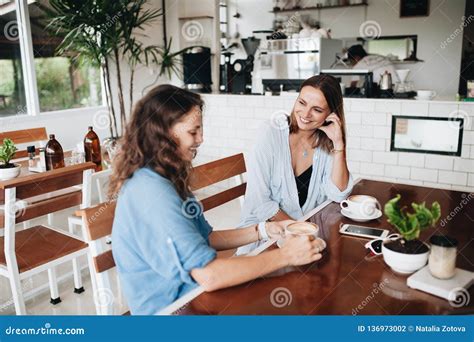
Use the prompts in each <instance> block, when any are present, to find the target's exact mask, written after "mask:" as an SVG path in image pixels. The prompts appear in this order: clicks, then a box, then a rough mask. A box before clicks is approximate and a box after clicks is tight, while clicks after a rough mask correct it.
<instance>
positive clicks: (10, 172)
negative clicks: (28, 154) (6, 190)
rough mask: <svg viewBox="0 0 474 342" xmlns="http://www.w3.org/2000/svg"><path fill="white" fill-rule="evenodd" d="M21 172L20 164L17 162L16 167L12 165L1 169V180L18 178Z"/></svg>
mask: <svg viewBox="0 0 474 342" xmlns="http://www.w3.org/2000/svg"><path fill="white" fill-rule="evenodd" d="M20 172H21V165H20V164H15V167H11V168H8V169H0V181H5V180H9V179H13V178H16V177H18V176H19V174H20Z"/></svg>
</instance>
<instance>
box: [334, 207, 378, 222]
mask: <svg viewBox="0 0 474 342" xmlns="http://www.w3.org/2000/svg"><path fill="white" fill-rule="evenodd" d="M341 214H342V215H344V216H345V217H347V218H350V219H351V220H352V221H356V222H367V221H371V220H376V219H378V218H379V217H381V216H382V212H381V211H380V210H378V209H376V210H375V212H374V214H373V215H372V216H365V217H364V216H356V215H354V214H353V213H351V212H350V211H349V210H346V209H341Z"/></svg>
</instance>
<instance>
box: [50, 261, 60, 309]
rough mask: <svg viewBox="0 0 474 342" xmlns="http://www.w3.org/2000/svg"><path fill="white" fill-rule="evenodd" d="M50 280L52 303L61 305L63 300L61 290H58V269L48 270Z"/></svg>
mask: <svg viewBox="0 0 474 342" xmlns="http://www.w3.org/2000/svg"><path fill="white" fill-rule="evenodd" d="M48 278H49V289H50V292H51V300H50V303H51V304H53V305H56V304H58V303H61V298H60V297H59V290H58V280H57V277H56V269H55V268H54V267H51V268H50V269H48Z"/></svg>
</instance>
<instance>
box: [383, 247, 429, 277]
mask: <svg viewBox="0 0 474 342" xmlns="http://www.w3.org/2000/svg"><path fill="white" fill-rule="evenodd" d="M425 245H426V246H427V247H428V251H427V252H426V253H423V254H406V253H400V252H395V251H392V250H391V249H388V248H387V247H385V244H382V254H383V260H384V261H385V263H386V264H387V265H388V266H390V268H391V269H392V270H394V271H395V272H398V273H403V274H410V273H413V272H415V271H418V270H419V269H420V268H422V267H423V266H425V265H426V263H427V262H428V256H429V255H430V251H429V246H428V245H427V244H426V243H425Z"/></svg>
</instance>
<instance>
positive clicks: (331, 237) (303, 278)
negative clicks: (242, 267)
mask: <svg viewBox="0 0 474 342" xmlns="http://www.w3.org/2000/svg"><path fill="white" fill-rule="evenodd" d="M353 194H367V195H373V196H375V197H377V198H378V199H379V201H380V203H381V204H382V205H383V204H385V203H386V202H387V201H388V200H389V199H391V198H393V197H395V196H396V195H397V194H401V195H402V204H403V205H410V203H411V202H423V201H426V202H427V204H428V205H431V202H433V201H438V202H439V203H440V204H441V209H442V215H441V220H443V219H445V221H443V222H445V223H444V224H443V226H444V227H442V225H441V222H442V221H441V220H440V221H439V222H438V226H437V227H436V228H433V229H428V230H427V231H425V232H423V233H422V236H421V239H422V240H423V241H428V240H429V238H430V237H431V236H432V235H434V234H447V235H450V236H452V237H454V238H456V239H457V240H458V241H459V246H458V257H457V267H459V268H462V269H466V270H469V271H474V194H471V195H470V194H468V193H463V192H457V191H449V190H440V189H433V188H427V187H418V186H411V185H402V184H392V183H386V182H377V181H370V180H361V181H360V182H358V183H357V184H356V186H355V187H354V190H353ZM463 200H464V202H467V204H466V203H464V204H461V203H462V202H463ZM460 206H461V209H460ZM450 214H452V215H451V216H452V218H451V219H450V220H449V221H448V220H447V219H446V217H448V216H450ZM309 221H311V222H315V223H317V224H318V225H319V227H320V228H321V232H322V237H323V238H324V239H325V240H326V242H327V244H328V246H327V250H326V252H325V253H324V255H323V258H322V259H321V260H320V261H319V262H316V263H313V264H311V265H307V266H304V267H291V268H287V269H284V270H281V271H279V272H275V273H274V274H271V275H268V276H266V277H264V278H261V279H257V280H254V281H252V282H249V283H245V284H242V285H239V286H235V287H232V288H228V289H223V290H219V291H215V292H211V293H203V294H201V295H199V296H198V297H196V298H195V299H194V300H192V301H191V302H189V303H188V304H186V305H185V306H184V307H182V308H181V309H180V310H178V312H177V314H182V315H255V314H258V315H280V314H282V315H333V314H337V315H355V314H361V315H367V314H370V315H386V314H389V315H400V314H402V315H404V314H456V313H465V312H471V313H472V312H473V311H474V286H471V288H470V296H471V302H470V304H469V305H468V306H467V307H466V306H464V307H463V308H454V307H452V306H451V305H450V303H449V302H448V301H447V300H445V299H442V298H438V297H435V296H432V295H430V294H427V293H424V292H421V291H417V290H413V289H410V288H408V287H407V285H406V278H407V276H406V275H400V274H397V273H394V272H393V271H392V270H391V269H390V268H389V267H388V266H387V265H386V264H385V263H384V261H383V257H382V256H376V257H370V255H369V254H368V253H367V251H366V250H365V248H364V244H365V242H366V241H367V240H365V239H359V238H353V237H347V236H342V235H341V234H340V233H339V226H340V225H341V224H344V223H353V224H361V225H367V226H371V227H380V228H385V229H389V230H390V231H394V229H392V227H391V226H390V224H389V223H387V221H386V216H385V215H384V216H382V217H381V218H380V219H378V220H374V221H372V222H368V223H354V222H351V221H350V220H349V219H347V218H345V217H344V216H342V215H341V214H340V208H339V204H338V203H330V204H328V205H327V206H326V207H324V208H323V209H322V210H320V211H318V212H317V213H316V214H315V215H313V216H312V217H311V218H310V219H309ZM270 248H276V247H275V246H272V247H270ZM236 271H237V270H236ZM272 302H273V303H272Z"/></svg>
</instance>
